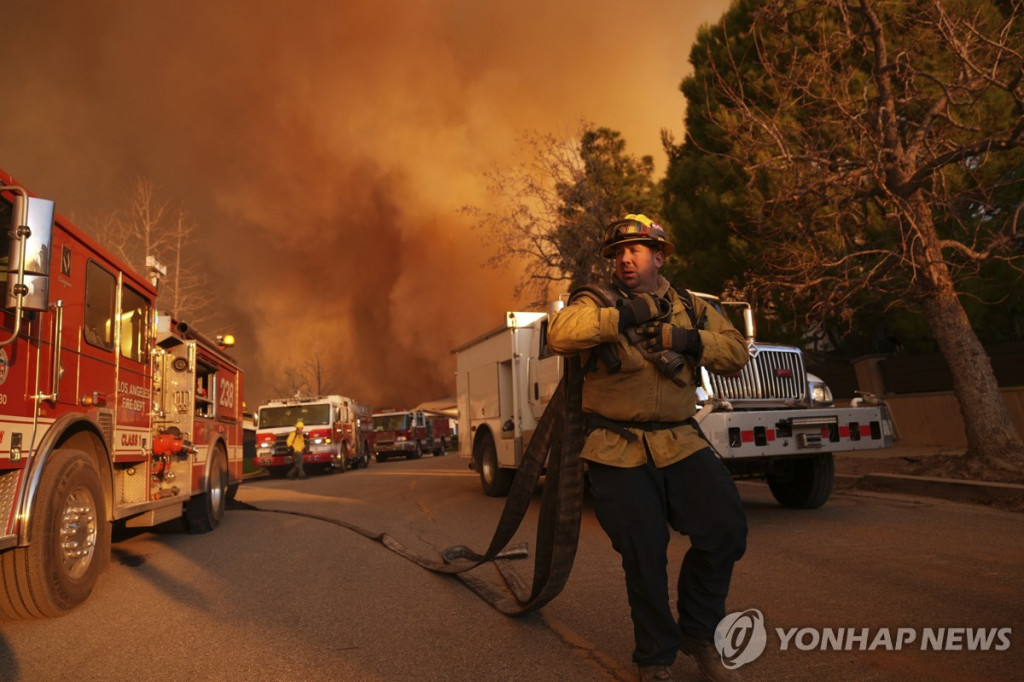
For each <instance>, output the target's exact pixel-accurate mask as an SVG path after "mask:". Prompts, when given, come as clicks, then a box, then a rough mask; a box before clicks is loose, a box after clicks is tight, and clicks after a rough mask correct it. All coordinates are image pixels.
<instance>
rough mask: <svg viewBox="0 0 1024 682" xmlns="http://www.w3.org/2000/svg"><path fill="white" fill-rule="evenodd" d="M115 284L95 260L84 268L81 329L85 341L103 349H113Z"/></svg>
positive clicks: (111, 276)
mask: <svg viewBox="0 0 1024 682" xmlns="http://www.w3.org/2000/svg"><path fill="white" fill-rule="evenodd" d="M116 286H117V283H116V281H115V279H114V276H113V275H112V274H110V273H109V272H107V271H106V270H104V269H103V268H101V267H100V266H99V265H98V264H97V263H96V262H95V261H89V264H88V265H87V266H86V268H85V319H84V320H83V329H82V331H83V333H84V334H85V341H86V343H88V344H90V345H92V346H97V347H98V348H103V349H104V350H113V349H114V293H115V291H116Z"/></svg>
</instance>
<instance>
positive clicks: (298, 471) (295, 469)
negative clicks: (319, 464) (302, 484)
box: [288, 450, 306, 478]
mask: <svg viewBox="0 0 1024 682" xmlns="http://www.w3.org/2000/svg"><path fill="white" fill-rule="evenodd" d="M291 453H292V468H291V469H289V470H288V478H295V477H296V476H298V477H299V478H305V477H306V470H305V469H303V468H302V460H303V454H304V453H302V452H295V451H294V450H292V451H291Z"/></svg>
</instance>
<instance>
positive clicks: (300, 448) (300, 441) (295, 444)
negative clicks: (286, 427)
mask: <svg viewBox="0 0 1024 682" xmlns="http://www.w3.org/2000/svg"><path fill="white" fill-rule="evenodd" d="M285 444H286V445H287V446H288V447H289V448H291V449H292V450H293V451H294V452H296V453H302V452H305V451H306V434H305V433H303V432H302V431H299V430H295V431H292V432H291V433H289V434H288V438H286V439H285Z"/></svg>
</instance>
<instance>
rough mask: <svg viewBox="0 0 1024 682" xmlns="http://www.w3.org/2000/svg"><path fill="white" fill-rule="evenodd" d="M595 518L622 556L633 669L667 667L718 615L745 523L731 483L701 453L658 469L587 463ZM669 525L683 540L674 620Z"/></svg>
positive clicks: (708, 453) (709, 632)
mask: <svg viewBox="0 0 1024 682" xmlns="http://www.w3.org/2000/svg"><path fill="white" fill-rule="evenodd" d="M588 464H589V473H590V487H591V491H592V492H593V495H594V509H595V511H596V513H597V519H598V521H599V522H600V524H601V527H602V528H604V530H605V532H606V533H607V534H608V537H609V538H611V541H612V546H613V547H614V548H615V550H616V551H617V552H618V553H619V554H620V555H622V567H623V569H624V570H625V572H626V591H627V595H628V597H629V607H630V612H631V615H632V618H633V636H634V639H635V642H636V649H635V650H634V651H633V660H634V661H635V662H636V663H638V664H640V665H671V664H672V662H673V661H674V660H675V658H676V652H677V651H678V650H679V646H680V642H681V634H680V630H682V632H686V633H687V634H689V635H693V636H695V637H700V638H704V639H709V638H711V637H713V636H714V632H715V626H717V625H718V621H720V620H721V619H722V618H724V617H725V598H726V596H727V595H728V592H729V581H730V580H731V578H732V569H733V564H734V563H735V562H736V561H738V560H739V558H740V557H741V556H743V552H744V550H745V549H746V541H747V519H746V514H745V513H744V511H743V505H742V503H741V501H740V496H739V493H738V492H737V490H736V484H735V483H733V480H732V476H730V475H729V472H728V471H727V470H726V468H725V465H724V464H722V463H721V462H720V461H719V460H718V458H717V457H715V454H714V452H713V451H712V450H711V449H710V448H705V449H703V450H700V451H698V452H695V453H694V454H692V455H690V456H689V457H687V458H686V459H683V460H681V461H679V462H676V463H675V464H672V465H670V466H667V467H664V468H662V469H658V468H656V467H655V466H654V464H653V463H652V462H651V460H650V458H648V461H647V463H646V464H644V465H643V466H639V467H632V468H627V469H623V468H621V467H611V466H607V465H603V464H597V463H595V462H589V463H588ZM669 526H671V527H672V528H673V529H675V530H676V531H678V532H680V533H682V534H684V535H688V536H689V537H690V549H689V550H688V551H687V552H686V556H685V557H684V558H683V565H682V567H681V568H680V570H679V588H678V589H679V594H678V602H677V607H678V612H679V620H678V623H677V621H676V620H675V618H673V616H672V608H671V606H670V604H669V597H668V572H667V563H668V559H667V557H666V552H667V548H668V542H669Z"/></svg>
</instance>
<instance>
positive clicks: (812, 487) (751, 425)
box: [452, 292, 893, 508]
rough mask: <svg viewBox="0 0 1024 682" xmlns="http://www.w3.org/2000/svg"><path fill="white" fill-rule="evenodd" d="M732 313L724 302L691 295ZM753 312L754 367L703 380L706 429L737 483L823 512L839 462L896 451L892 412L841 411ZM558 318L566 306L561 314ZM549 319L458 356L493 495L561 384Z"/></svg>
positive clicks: (471, 430)
mask: <svg viewBox="0 0 1024 682" xmlns="http://www.w3.org/2000/svg"><path fill="white" fill-rule="evenodd" d="M691 293H692V295H695V296H701V297H703V298H704V299H705V300H706V301H708V302H709V303H710V304H712V305H714V306H716V307H718V308H719V310H721V309H722V303H721V301H720V300H719V299H718V298H717V297H715V296H710V295H707V294H700V293H697V292H691ZM732 305H737V306H740V307H742V308H743V310H744V326H745V327H746V336H747V339H748V343H749V349H750V355H751V358H750V361H749V362H748V363H747V365H746V367H744V369H743V370H742V371H741V372H737V373H735V374H731V375H728V376H721V375H715V374H711V373H709V372H708V371H707V370H706V369H703V368H702V370H701V379H702V385H701V386H700V387H699V388H698V391H697V393H698V396H697V397H698V413H697V415H696V419H697V421H698V422H699V423H700V426H701V429H702V430H703V431H704V433H705V434H706V435H707V437H708V439H709V440H710V443H711V445H712V446H713V447H714V448H715V450H717V451H718V453H719V455H720V456H721V457H722V459H723V461H724V462H725V464H726V466H727V467H728V468H729V470H730V472H731V473H732V474H733V476H734V477H736V478H763V479H765V480H767V482H768V485H769V487H770V489H771V491H772V494H773V495H774V497H775V499H776V500H777V501H778V502H779V503H780V504H782V505H783V506H786V507H797V508H814V507H820V506H821V505H822V504H824V503H825V502H826V501H827V500H828V498H829V497H830V496H831V494H832V490H833V488H834V478H835V476H834V463H833V458H832V453H833V452H835V451H847V450H875V449H880V448H885V447H889V446H891V445H892V443H893V427H892V422H891V418H890V416H889V414H888V410H887V409H886V408H885V406H884V404H878V403H876V404H867V402H870V401H869V400H865V399H863V398H862V399H858V402H859V403H860V404H859V405H857V406H853V407H836V406H835V404H834V401H833V399H832V394H831V391H830V390H829V388H828V386H827V385H826V384H825V382H823V381H822V380H821V379H819V378H818V377H816V376H814V375H813V374H810V373H808V372H807V371H806V369H805V367H804V360H803V354H802V353H801V351H800V349H799V348H794V347H790V346H782V345H778V344H771V343H762V342H756V343H755V341H754V323H753V315H752V313H751V310H750V306H749V305H748V304H746V303H738V304H732ZM555 309H557V304H556V308H555ZM547 325H548V315H547V313H537V312H508V313H506V320H505V324H504V325H503V326H501V327H498V328H496V329H493V330H491V331H490V332H487V333H486V334H484V335H482V336H480V337H478V338H476V339H474V340H472V341H470V342H468V343H466V344H464V345H462V346H460V347H458V348H456V349H454V350H453V351H452V352H453V353H455V355H456V392H457V398H456V399H457V403H458V409H459V433H460V439H459V454H460V456H462V457H464V458H466V459H468V460H469V464H470V467H471V468H472V469H474V470H475V471H477V472H478V473H479V476H480V484H481V487H482V488H483V490H484V492H485V493H486V494H488V495H492V496H504V495H506V494H508V490H509V488H510V486H511V484H512V478H513V476H514V475H515V470H516V467H517V466H518V464H519V462H520V460H521V459H522V455H523V451H524V449H525V447H526V444H527V443H528V442H529V439H530V436H531V435H532V434H533V431H534V429H535V428H536V425H537V421H538V420H539V419H540V416H541V414H542V413H543V412H544V409H545V407H547V404H548V401H549V400H550V399H551V397H552V395H553V394H554V391H555V388H556V386H557V385H558V382H559V380H560V379H561V374H562V360H561V358H560V357H559V356H557V355H556V354H555V353H554V352H552V351H551V350H550V348H549V347H548V345H547Z"/></svg>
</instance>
